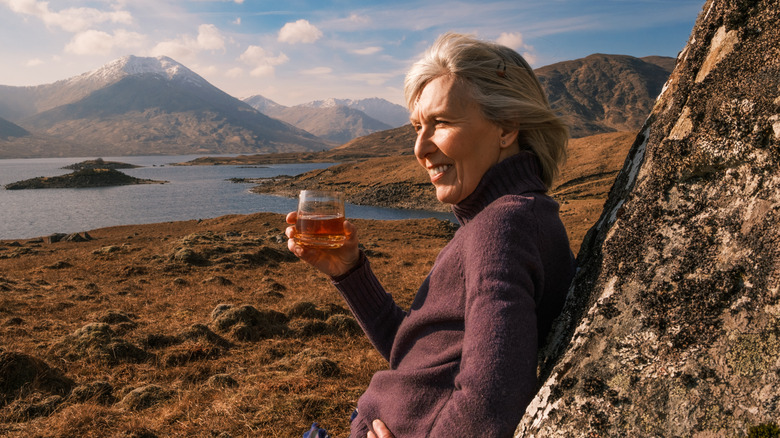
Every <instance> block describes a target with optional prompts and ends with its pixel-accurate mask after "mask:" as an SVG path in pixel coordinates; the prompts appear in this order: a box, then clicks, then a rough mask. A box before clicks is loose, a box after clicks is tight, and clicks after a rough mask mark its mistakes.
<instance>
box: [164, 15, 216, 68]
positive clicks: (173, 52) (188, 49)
mask: <svg viewBox="0 0 780 438" xmlns="http://www.w3.org/2000/svg"><path fill="white" fill-rule="evenodd" d="M224 49H225V37H224V36H223V35H222V33H221V32H220V31H219V29H218V28H217V27H216V26H214V25H213V24H201V25H200V26H199V27H198V36H197V37H194V38H193V37H192V36H191V35H181V36H179V37H178V38H176V39H173V40H168V41H162V42H160V43H157V45H156V46H154V48H152V50H151V55H152V56H162V55H164V56H170V57H171V58H174V59H188V58H192V56H194V55H195V54H196V53H198V52H201V51H204V50H211V51H216V50H224Z"/></svg>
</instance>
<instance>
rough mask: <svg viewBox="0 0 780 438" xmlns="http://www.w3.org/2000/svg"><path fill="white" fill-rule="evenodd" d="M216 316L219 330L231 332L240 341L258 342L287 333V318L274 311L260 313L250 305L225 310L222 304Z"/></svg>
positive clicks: (215, 311) (214, 321)
mask: <svg viewBox="0 0 780 438" xmlns="http://www.w3.org/2000/svg"><path fill="white" fill-rule="evenodd" d="M214 315H216V317H214V318H213V323H214V325H215V326H216V327H217V329H218V330H220V331H223V332H224V331H228V330H230V331H231V332H232V335H233V336H234V337H235V338H236V339H238V340H239V341H258V340H260V339H266V338H270V337H273V336H278V335H282V334H284V333H285V332H286V331H287V322H288V318H287V316H286V315H285V314H283V313H280V312H277V311H274V310H263V311H260V310H257V309H256V308H254V307H253V306H250V305H243V306H240V307H233V306H231V307H229V308H225V305H224V304H221V305H219V306H217V309H215V310H214V311H213V312H212V317H213V316H214Z"/></svg>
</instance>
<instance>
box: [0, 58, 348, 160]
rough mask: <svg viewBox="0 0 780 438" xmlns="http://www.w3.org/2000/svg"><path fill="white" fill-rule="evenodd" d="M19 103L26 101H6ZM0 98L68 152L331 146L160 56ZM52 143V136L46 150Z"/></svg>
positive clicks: (10, 90)
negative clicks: (70, 149)
mask: <svg viewBox="0 0 780 438" xmlns="http://www.w3.org/2000/svg"><path fill="white" fill-rule="evenodd" d="M21 101H26V102H27V103H26V104H24V105H20V106H18V107H17V106H15V105H8V102H11V103H15V102H21ZM0 102H3V103H4V106H0V116H2V115H3V112H5V113H8V112H11V113H12V114H15V115H16V116H17V117H20V118H18V119H12V120H13V121H15V123H17V124H18V125H20V126H22V127H23V128H25V129H27V130H29V131H30V132H33V133H34V134H37V135H44V136H48V137H51V138H54V139H56V140H60V141H64V142H69V143H70V144H75V145H76V146H77V147H76V150H75V151H73V152H72V153H74V154H76V155H75V156H85V155H86V156H89V155H131V154H135V155H137V154H187V153H214V154H225V153H267V152H280V151H307V150H322V149H327V148H330V147H332V146H333V144H331V143H328V142H326V141H324V140H322V139H319V138H317V137H316V136H314V135H312V134H310V133H308V132H305V131H304V130H302V129H300V128H296V127H293V126H292V125H289V124H287V123H284V122H282V121H280V120H276V119H272V118H270V117H268V116H266V115H264V114H262V113H260V112H258V111H257V110H255V109H254V108H252V107H251V106H249V105H247V104H246V103H244V102H241V101H240V100H238V99H236V98H234V97H232V96H229V95H228V94H226V93H224V92H223V91H221V90H219V89H217V88H216V87H214V86H212V85H211V84H209V83H208V82H207V81H206V80H205V79H203V78H201V77H200V76H198V75H197V74H195V73H194V72H192V71H191V70H189V69H187V68H186V67H184V66H183V65H181V64H179V63H177V62H176V61H173V60H172V59H170V58H166V57H159V58H138V57H132V56H130V57H125V58H122V59H119V60H117V61H114V62H112V63H109V64H107V65H106V66H104V67H102V68H100V69H98V70H95V71H93V72H89V73H85V74H83V75H81V76H78V77H75V78H71V79H69V80H65V81H60V82H57V83H54V84H49V85H46V86H40V87H2V88H0ZM9 107H10V108H9ZM12 110H13V111H12ZM14 146H15V145H14V144H13V143H12V142H11V143H9V144H0V158H2V157H6V158H8V157H12V156H17V155H15V154H17V153H18V152H16V151H17V150H18V147H17V148H15V147H14ZM57 146H58V145H57V144H56V142H55V143H54V144H53V145H52V149H53V150H56V149H57ZM52 155H58V154H52Z"/></svg>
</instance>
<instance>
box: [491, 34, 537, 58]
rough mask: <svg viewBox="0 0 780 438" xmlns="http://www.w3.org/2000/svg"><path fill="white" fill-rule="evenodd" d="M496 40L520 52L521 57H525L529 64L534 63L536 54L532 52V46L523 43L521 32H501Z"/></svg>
mask: <svg viewBox="0 0 780 438" xmlns="http://www.w3.org/2000/svg"><path fill="white" fill-rule="evenodd" d="M496 42H497V43H498V44H502V45H504V46H507V47H509V48H510V49H514V50H516V51H518V52H522V55H523V58H525V60H526V61H527V62H528V63H529V64H535V63H536V55H535V54H534V53H533V50H534V48H533V47H532V46H529V45H528V44H525V42H524V41H523V35H522V34H520V33H518V32H510V33H507V32H502V33H501V35H499V36H498V38H496Z"/></svg>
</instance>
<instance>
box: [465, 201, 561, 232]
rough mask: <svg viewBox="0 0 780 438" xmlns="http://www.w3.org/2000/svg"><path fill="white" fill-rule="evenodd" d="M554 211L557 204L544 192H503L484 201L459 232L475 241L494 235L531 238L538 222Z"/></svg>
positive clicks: (552, 215) (549, 217) (537, 226)
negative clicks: (489, 201) (484, 204)
mask: <svg viewBox="0 0 780 438" xmlns="http://www.w3.org/2000/svg"><path fill="white" fill-rule="evenodd" d="M540 195H541V196H540ZM557 214H558V204H557V203H556V202H555V201H554V200H552V199H551V198H550V197H549V196H546V195H544V194H536V193H529V194H522V195H504V196H502V197H500V198H498V199H496V200H495V201H493V202H491V203H490V204H488V205H487V206H486V207H485V208H484V209H482V211H480V212H479V213H478V214H477V215H476V216H475V217H474V218H473V219H472V220H471V221H470V222H469V223H468V225H467V226H466V227H463V228H462V229H461V230H459V232H462V234H464V236H463V237H464V238H466V239H468V240H469V241H471V242H472V243H476V244H477V245H479V242H487V241H490V240H491V239H497V238H500V239H502V240H504V239H506V238H508V237H511V238H519V237H520V236H523V239H524V240H525V239H529V238H530V239H532V238H533V236H534V235H535V234H536V233H537V231H538V228H539V226H540V225H541V224H542V223H543V222H545V221H547V220H550V219H553V218H555V217H557Z"/></svg>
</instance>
